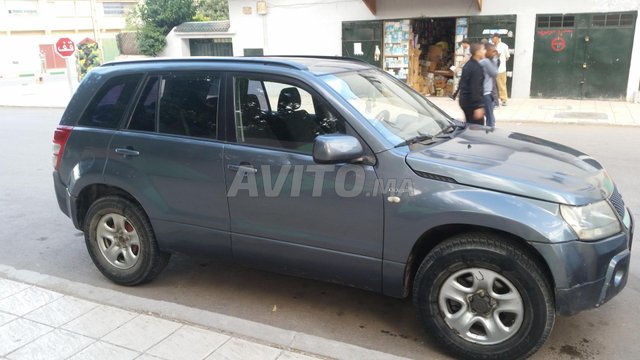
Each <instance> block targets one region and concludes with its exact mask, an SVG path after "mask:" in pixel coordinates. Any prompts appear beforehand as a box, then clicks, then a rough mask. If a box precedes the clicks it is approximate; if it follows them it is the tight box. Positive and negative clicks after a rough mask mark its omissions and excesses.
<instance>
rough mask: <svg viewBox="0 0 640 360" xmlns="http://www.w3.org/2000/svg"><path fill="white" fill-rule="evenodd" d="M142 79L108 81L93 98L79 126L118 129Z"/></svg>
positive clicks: (124, 77) (117, 78)
mask: <svg viewBox="0 0 640 360" xmlns="http://www.w3.org/2000/svg"><path fill="white" fill-rule="evenodd" d="M141 78H142V75H126V76H119V77H115V78H113V79H110V80H108V81H107V82H106V83H105V84H104V85H103V86H102V87H101V88H100V90H98V92H97V93H96V96H94V97H93V99H92V100H91V102H90V103H89V105H88V106H87V109H86V110H85V111H84V113H83V114H82V117H81V118H80V120H79V121H78V125H80V126H88V127H99V128H111V129H114V128H116V127H117V126H118V124H119V123H120V120H122V116H123V115H124V113H125V111H126V110H127V107H128V106H129V103H130V102H131V101H132V100H133V97H134V94H135V91H136V87H137V86H138V83H139V82H140V79H141Z"/></svg>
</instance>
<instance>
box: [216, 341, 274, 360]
mask: <svg viewBox="0 0 640 360" xmlns="http://www.w3.org/2000/svg"><path fill="white" fill-rule="evenodd" d="M280 353H282V350H280V349H276V348H273V347H270V346H266V345H261V344H255V343H252V342H249V341H246V340H241V339H236V338H233V339H231V340H229V341H227V342H226V343H225V344H224V345H222V346H221V347H220V348H219V349H218V350H216V351H215V352H214V353H213V354H211V355H209V357H207V360H254V359H255V360H270V359H271V360H274V359H277V358H278V356H279V355H280Z"/></svg>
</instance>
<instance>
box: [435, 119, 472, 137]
mask: <svg viewBox="0 0 640 360" xmlns="http://www.w3.org/2000/svg"><path fill="white" fill-rule="evenodd" d="M464 128H465V125H464V124H458V123H455V122H454V123H451V124H449V125H447V126H445V127H444V128H443V129H442V130H440V132H438V133H437V134H436V135H435V137H439V136H441V135H443V134H452V133H454V132H455V131H456V130H457V129H464ZM448 137H452V136H451V135H449V136H448Z"/></svg>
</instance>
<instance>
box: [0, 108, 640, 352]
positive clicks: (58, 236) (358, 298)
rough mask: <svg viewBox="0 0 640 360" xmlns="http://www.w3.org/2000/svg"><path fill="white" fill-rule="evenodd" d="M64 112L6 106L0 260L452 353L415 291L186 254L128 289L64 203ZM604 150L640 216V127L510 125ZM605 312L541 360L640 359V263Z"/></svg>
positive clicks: (360, 341) (566, 321)
mask: <svg viewBox="0 0 640 360" xmlns="http://www.w3.org/2000/svg"><path fill="white" fill-rule="evenodd" d="M60 115H61V110H53V109H16V108H2V107H0V125H1V126H2V129H3V130H2V131H1V132H0V219H3V222H2V225H1V229H2V230H1V231H0V264H5V265H10V266H13V267H15V268H18V269H27V270H33V271H38V272H41V273H45V274H50V275H53V276H58V277H62V278H65V279H69V280H72V281H77V282H82V283H87V284H92V285H95V286H99V287H104V288H109V289H115V290H118V291H122V292H126V293H130V294H134V295H138V296H142V297H146V298H152V299H157V300H165V301H170V302H175V303H180V304H183V305H187V306H191V307H195V308H200V309H205V310H210V311H215V312H219V313H223V314H226V315H231V316H236V317H240V318H245V319H250V320H253V321H257V322H261V323H265V324H269V325H273V326H277V327H281V328H285V329H290V330H295V331H301V332H305V333H308V334H312V335H317V336H322V337H326V338H330V339H335V340H339V341H343V342H347V343H351V344H355V345H359V346H363V347H367V348H371V349H375V350H380V351H385V352H388V353H392V354H396V355H402V356H407V357H411V358H416V359H423V358H430V359H431V358H445V356H444V355H442V353H441V352H440V351H439V350H438V349H437V348H436V347H435V346H434V345H433V344H432V343H431V342H430V340H429V338H428V336H427V335H426V334H425V333H424V331H423V330H421V328H420V326H419V324H418V322H417V320H416V319H415V312H414V310H413V308H412V305H411V302H410V300H408V299H407V300H397V299H393V298H386V297H384V296H381V295H378V294H374V293H369V292H366V291H361V290H356V289H351V288H348V287H342V286H337V285H332V284H325V283H320V282H316V281H311V280H305V279H298V278H293V277H288V276H283V275H278V274H272V273H267V272H262V271H257V270H253V269H249V268H244V267H240V266H237V265H233V264H230V263H229V262H227V261H220V260H211V259H195V258H189V257H185V256H180V255H178V256H174V257H173V258H172V260H171V263H170V265H169V266H168V268H167V269H166V270H165V271H164V272H163V273H162V274H161V275H160V276H159V277H158V278H157V279H156V280H155V281H153V282H152V283H150V284H147V285H144V286H139V287H134V288H128V287H121V286H116V285H114V284H112V283H110V282H108V281H107V280H106V279H105V278H103V277H102V276H101V274H100V273H99V272H98V271H97V270H96V268H95V267H94V266H93V264H92V262H91V260H90V258H89V256H88V254H87V252H86V249H85V247H84V242H83V238H82V234H81V233H80V232H78V231H77V230H75V229H74V228H73V226H72V224H71V221H70V220H69V219H68V218H66V217H65V216H64V215H63V214H62V213H61V212H60V211H59V209H58V206H57V203H56V201H55V195H54V192H53V185H52V181H51V139H52V134H53V129H54V128H55V126H56V124H57V122H58V119H59V117H60ZM502 127H504V128H507V129H511V130H515V131H519V132H524V133H528V134H532V135H536V136H540V137H543V138H546V139H549V140H554V141H559V142H562V143H564V144H567V145H570V146H573V147H575V148H577V149H579V150H582V151H584V152H586V153H588V154H591V155H593V156H594V157H596V158H597V159H599V160H600V161H601V162H602V163H603V164H604V165H605V166H606V168H607V169H608V171H609V173H610V174H611V176H612V177H613V178H614V179H615V180H616V182H617V184H618V186H619V188H620V190H621V192H622V194H623V196H624V198H625V200H626V202H627V204H628V205H629V206H630V207H631V208H632V209H633V212H634V215H635V217H636V218H640V186H639V185H640V151H639V150H638V149H639V146H638V145H640V140H639V139H640V128H630V127H609V126H579V125H550V124H513V123H512V124H506V125H504V126H502ZM638 261H640V259H638V255H637V254H635V253H634V255H633V259H632V271H631V276H630V278H629V282H628V285H627V288H626V289H625V290H624V291H623V292H622V294H620V295H619V296H618V297H616V298H614V299H613V300H612V301H610V302H609V303H607V304H606V305H605V306H603V307H602V308H600V309H597V310H592V311H588V312H584V313H581V314H578V315H576V316H573V317H570V318H558V320H557V321H556V325H555V328H554V331H553V333H552V334H551V337H550V339H549V340H548V342H547V343H546V345H545V347H544V348H543V349H542V350H541V351H540V352H539V353H538V354H536V356H535V358H537V359H548V358H557V359H562V358H564V359H571V358H573V359H611V358H617V359H632V358H633V359H635V358H636V357H637V354H639V353H640V311H638V308H639V307H638V303H637V299H638V298H640V264H638Z"/></svg>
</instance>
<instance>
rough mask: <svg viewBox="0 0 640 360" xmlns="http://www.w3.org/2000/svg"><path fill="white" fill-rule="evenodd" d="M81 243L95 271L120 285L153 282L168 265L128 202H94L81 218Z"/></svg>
mask: <svg viewBox="0 0 640 360" xmlns="http://www.w3.org/2000/svg"><path fill="white" fill-rule="evenodd" d="M85 219H86V221H85V223H84V239H85V242H86V245H87V250H88V251H89V255H91V260H93V263H94V264H95V265H96V267H97V268H98V270H100V272H101V273H102V274H103V275H104V276H105V277H107V278H109V279H110V280H111V281H113V282H115V283H117V284H120V285H127V286H132V285H138V284H142V283H144V282H147V281H150V280H151V279H153V278H155V277H156V276H157V275H158V274H159V273H160V272H161V271H162V270H163V269H164V268H165V266H167V263H168V262H169V258H170V256H171V255H170V254H167V253H164V252H162V251H160V249H159V248H158V244H157V242H156V239H155V235H154V232H153V228H152V227H151V223H150V222H149V219H148V218H147V216H146V214H145V213H144V211H143V210H142V209H141V208H140V207H139V206H137V205H135V204H133V203H132V202H130V201H128V200H126V199H124V198H122V197H119V196H107V197H103V198H100V199H98V200H96V201H95V202H94V203H93V204H91V207H89V210H88V211H87V215H86V217H85Z"/></svg>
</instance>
